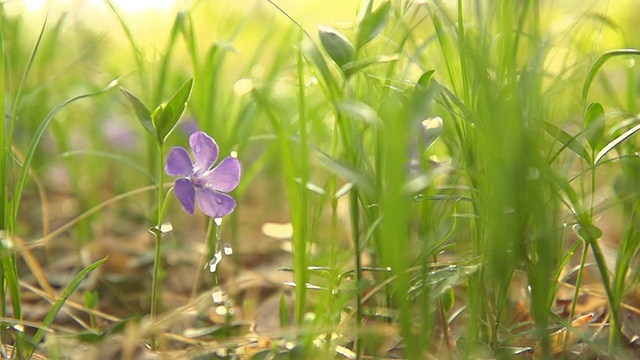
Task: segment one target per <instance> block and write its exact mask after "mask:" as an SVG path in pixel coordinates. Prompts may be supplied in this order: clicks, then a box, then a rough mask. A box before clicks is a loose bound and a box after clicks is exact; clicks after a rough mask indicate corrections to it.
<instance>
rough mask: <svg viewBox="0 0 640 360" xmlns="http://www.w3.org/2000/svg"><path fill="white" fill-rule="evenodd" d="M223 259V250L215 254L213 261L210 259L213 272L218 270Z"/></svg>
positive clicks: (210, 268) (210, 267)
mask: <svg viewBox="0 0 640 360" xmlns="http://www.w3.org/2000/svg"><path fill="white" fill-rule="evenodd" d="M221 260H222V252H220V251H217V252H216V254H215V255H214V257H213V259H211V261H209V271H210V272H211V273H212V274H213V273H215V272H216V270H218V264H220V261H221Z"/></svg>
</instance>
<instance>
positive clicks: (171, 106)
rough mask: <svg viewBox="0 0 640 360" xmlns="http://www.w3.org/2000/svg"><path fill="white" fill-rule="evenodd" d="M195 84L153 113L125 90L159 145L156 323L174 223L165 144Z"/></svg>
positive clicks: (154, 290) (153, 285) (155, 231)
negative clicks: (166, 222) (169, 216)
mask: <svg viewBox="0 0 640 360" xmlns="http://www.w3.org/2000/svg"><path fill="white" fill-rule="evenodd" d="M192 86H193V80H189V81H187V82H186V83H185V84H184V85H182V87H180V89H179V90H178V91H177V92H176V93H175V94H174V95H173V96H172V97H171V99H169V101H167V102H165V103H162V104H160V105H159V106H158V107H156V108H155V110H154V111H153V112H150V111H149V110H148V109H147V108H146V107H145V106H144V105H143V104H142V102H141V101H140V100H138V98H137V97H136V96H134V95H133V94H131V93H130V92H128V91H127V90H125V89H121V90H122V92H123V93H124V95H125V96H126V97H127V98H128V99H129V101H130V103H131V105H132V107H133V110H134V111H135V113H136V117H137V118H138V120H139V121H140V124H141V125H142V126H143V127H144V128H145V130H147V132H149V133H150V134H151V135H152V136H153V138H154V140H155V141H156V144H157V149H158V179H157V186H158V196H157V200H158V202H157V206H156V225H155V226H153V227H151V228H149V232H151V233H152V234H153V235H154V237H155V252H154V260H153V278H152V280H151V306H150V318H151V322H152V323H153V322H154V320H155V317H156V315H157V313H158V309H159V308H160V304H159V301H160V298H159V292H160V290H159V288H160V274H161V261H160V259H161V256H162V251H161V242H162V236H163V235H164V234H165V233H167V232H169V231H170V230H171V229H170V228H171V227H170V226H163V219H164V215H165V212H166V207H167V199H168V196H166V195H168V193H169V192H171V191H172V189H170V190H169V192H167V193H166V194H165V192H164V166H163V163H164V143H165V140H166V138H167V136H168V135H169V134H170V133H171V131H172V130H173V129H174V128H175V126H176V125H177V123H178V120H180V117H181V116H182V113H183V112H184V110H185V108H186V106H187V101H188V100H189V96H190V95H191V88H192ZM156 346H157V345H156V341H155V338H152V339H151V348H152V349H154V350H155V349H156Z"/></svg>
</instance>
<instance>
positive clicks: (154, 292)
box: [150, 142, 164, 350]
mask: <svg viewBox="0 0 640 360" xmlns="http://www.w3.org/2000/svg"><path fill="white" fill-rule="evenodd" d="M158 154H159V161H158V205H157V209H156V211H157V218H158V221H157V222H156V231H154V232H153V234H154V236H155V246H156V248H155V254H154V257H153V278H152V280H151V310H150V312H151V313H150V318H151V323H153V322H154V321H155V318H156V315H157V313H158V308H159V304H158V300H159V299H158V292H159V287H160V270H161V265H162V264H161V259H160V257H161V254H162V252H161V247H160V245H161V241H162V230H161V227H162V218H163V217H164V211H163V208H164V206H163V205H164V191H163V190H162V184H163V183H164V169H163V166H162V164H163V159H164V146H163V144H162V143H161V142H158ZM151 349H152V350H155V349H156V339H155V336H154V337H152V338H151Z"/></svg>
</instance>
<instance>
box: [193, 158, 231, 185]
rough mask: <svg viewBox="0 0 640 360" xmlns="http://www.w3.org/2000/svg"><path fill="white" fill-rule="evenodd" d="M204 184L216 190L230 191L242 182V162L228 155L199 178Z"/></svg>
mask: <svg viewBox="0 0 640 360" xmlns="http://www.w3.org/2000/svg"><path fill="white" fill-rule="evenodd" d="M198 180H202V182H203V183H204V186H206V187H209V188H212V189H214V190H218V191H223V192H229V191H231V190H233V189H235V188H236V186H238V183H239V182H240V162H239V161H238V159H236V158H232V157H231V156H228V157H226V158H224V159H222V161H220V164H218V166H216V167H215V168H213V169H212V170H210V171H207V172H206V173H204V174H202V176H200V177H199V178H198Z"/></svg>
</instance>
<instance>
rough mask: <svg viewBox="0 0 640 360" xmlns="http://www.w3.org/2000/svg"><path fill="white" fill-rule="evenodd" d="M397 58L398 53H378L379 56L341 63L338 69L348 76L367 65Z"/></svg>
mask: <svg viewBox="0 0 640 360" xmlns="http://www.w3.org/2000/svg"><path fill="white" fill-rule="evenodd" d="M398 59H399V57H398V55H379V56H375V57H372V58H368V59H361V60H354V61H349V62H347V63H346V64H344V65H341V66H340V69H341V70H342V72H343V73H344V76H345V77H350V76H351V75H353V74H355V73H357V72H358V71H360V70H362V69H365V68H367V67H369V66H372V65H375V64H384V63H388V62H392V61H396V60H398Z"/></svg>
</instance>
